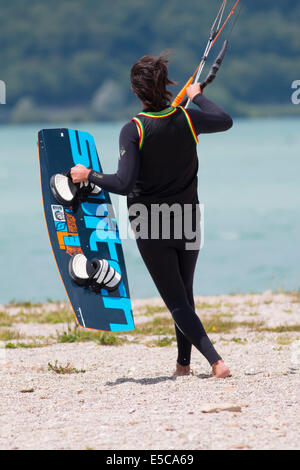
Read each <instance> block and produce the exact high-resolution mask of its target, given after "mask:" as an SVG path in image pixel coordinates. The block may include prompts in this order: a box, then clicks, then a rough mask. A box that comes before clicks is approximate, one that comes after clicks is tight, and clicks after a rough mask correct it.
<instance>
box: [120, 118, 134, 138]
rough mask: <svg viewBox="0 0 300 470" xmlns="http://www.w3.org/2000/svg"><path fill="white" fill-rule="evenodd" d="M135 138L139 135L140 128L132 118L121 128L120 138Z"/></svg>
mask: <svg viewBox="0 0 300 470" xmlns="http://www.w3.org/2000/svg"><path fill="white" fill-rule="evenodd" d="M130 137H131V138H135V137H138V130H137V127H136V124H135V122H134V121H133V120H132V119H131V120H130V121H128V122H126V124H124V126H123V127H122V129H121V132H120V138H130Z"/></svg>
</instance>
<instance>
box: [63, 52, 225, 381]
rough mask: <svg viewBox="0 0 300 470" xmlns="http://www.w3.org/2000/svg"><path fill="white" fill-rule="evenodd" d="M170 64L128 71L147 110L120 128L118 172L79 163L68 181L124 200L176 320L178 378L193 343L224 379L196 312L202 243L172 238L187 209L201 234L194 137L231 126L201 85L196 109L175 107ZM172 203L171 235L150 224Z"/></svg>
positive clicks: (186, 368)
mask: <svg viewBox="0 0 300 470" xmlns="http://www.w3.org/2000/svg"><path fill="white" fill-rule="evenodd" d="M167 65H168V60H167V57H166V56H160V57H158V58H155V57H153V56H144V57H142V58H141V59H139V60H138V61H137V62H136V63H135V64H134V66H133V67H132V69H131V87H132V90H133V92H134V93H135V95H136V96H137V97H138V98H139V99H140V101H141V104H142V112H141V113H139V114H138V115H137V116H135V117H134V118H133V119H132V120H131V121H129V122H128V123H127V124H125V126H124V127H123V128H122V130H121V133H120V141H119V147H120V156H119V164H118V170H117V172H116V173H115V174H100V173H98V172H96V171H94V170H90V169H87V168H85V167H84V166H83V165H76V166H75V167H73V168H72V169H71V177H72V180H73V182H74V183H79V182H82V181H86V180H89V181H90V182H91V183H94V184H96V185H97V186H99V187H101V188H102V189H105V190H107V191H110V192H112V193H116V194H121V195H127V203H128V208H129V219H130V222H131V226H132V228H133V230H134V233H135V235H136V242H137V246H138V249H139V252H140V254H141V256H142V258H143V260H144V262H145V264H146V267H147V269H148V271H149V273H150V275H151V277H152V279H153V281H154V283H155V285H156V287H157V289H158V291H159V293H160V295H161V297H162V299H163V300H164V302H165V304H166V306H167V307H168V309H169V310H170V312H171V315H172V317H173V319H174V323H175V331H176V338H177V345H178V357H177V365H176V370H175V373H174V375H189V374H190V360H191V349H192V345H194V346H195V347H196V348H197V349H198V350H199V351H200V352H201V353H202V354H203V355H204V356H205V358H206V359H207V360H208V362H209V363H210V364H211V366H212V373H213V376H214V377H219V378H224V377H227V376H228V375H229V373H230V372H229V369H228V368H227V367H226V365H225V364H224V362H223V360H222V358H221V356H220V355H219V354H218V353H217V351H216V350H215V348H214V346H213V345H212V343H211V341H210V339H209V338H208V336H207V334H206V332H205V330H204V327H203V325H202V323H201V321H200V319H199V317H198V315H197V314H196V312H195V304H194V297H193V279H194V271H195V267H196V262H197V258H198V254H199V243H195V244H194V245H192V248H189V249H188V248H187V243H188V242H190V241H191V240H193V239H192V238H191V237H190V236H186V235H185V231H184V230H182V236H180V237H178V235H176V234H175V232H176V228H178V227H179V228H180V227H181V228H182V227H183V225H184V215H183V213H184V209H185V208H186V207H187V208H188V212H189V214H190V218H189V220H190V221H191V222H190V224H191V227H190V229H191V230H190V232H189V233H192V234H195V233H196V234H197V233H199V230H200V222H199V201H198V194H197V172H198V157H197V142H198V137H197V136H199V135H200V134H208V133H215V132H223V131H226V130H228V129H230V128H231V127H232V124H233V123H232V119H231V117H230V116H229V115H228V114H227V113H226V112H225V111H224V110H223V109H221V108H220V107H219V106H217V105H216V104H215V103H213V102H212V101H210V100H208V99H207V98H205V97H204V96H203V94H202V92H201V89H200V85H199V84H194V85H191V86H190V87H188V89H187V95H188V97H189V98H190V99H191V101H192V102H193V103H194V104H195V105H196V106H197V107H198V108H199V109H188V110H185V109H184V108H182V107H176V108H174V107H171V106H170V101H171V98H172V94H171V93H170V92H169V91H168V90H167V86H168V85H171V84H174V82H172V81H171V80H170V79H169V78H168V67H167ZM174 204H175V205H176V207H179V208H182V209H183V210H182V211H181V213H180V211H179V213H177V214H175V215H174V214H173V212H171V211H169V212H165V213H163V216H162V219H163V220H164V221H166V220H168V222H169V223H170V227H171V228H170V230H169V236H167V237H166V236H164V235H165V234H164V230H163V229H162V228H161V218H158V219H157V217H156V218H155V222H153V213H155V211H156V215H157V210H159V208H160V207H161V206H162V205H163V206H164V207H168V208H172V207H173V206H174ZM140 205H142V206H143V208H146V209H147V216H146V217H144V222H145V223H144V226H145V227H146V229H145V230H144V231H143V236H139V234H140V233H141V232H140V225H141V223H142V222H141V220H143V219H141V218H140V219H139V223H138V224H136V220H137V219H136V214H137V212H139V211H137V210H136V208H137V207H138V208H139V207H140ZM166 205H167V206H166ZM153 208H155V211H154V212H153V213H152V209H153ZM187 219H188V218H187ZM157 220H159V226H158V227H157V226H156V225H157ZM154 225H155V227H154ZM138 226H139V230H138V228H137V227H138ZM145 227H144V228H145ZM145 232H146V236H145ZM183 232H184V233H183ZM153 233H155V236H154V237H153V236H151V235H152V234H153ZM195 237H196V238H197V235H195Z"/></svg>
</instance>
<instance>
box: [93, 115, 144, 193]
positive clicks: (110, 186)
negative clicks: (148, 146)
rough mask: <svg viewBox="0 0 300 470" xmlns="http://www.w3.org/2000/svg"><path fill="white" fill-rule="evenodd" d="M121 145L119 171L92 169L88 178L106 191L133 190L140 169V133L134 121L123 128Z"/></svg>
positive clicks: (124, 191)
mask: <svg viewBox="0 0 300 470" xmlns="http://www.w3.org/2000/svg"><path fill="white" fill-rule="evenodd" d="M119 147H120V154H119V165H118V170H117V172H116V173H114V174H111V175H109V174H103V173H98V172H97V171H94V170H92V171H91V172H90V174H89V177H88V179H89V181H90V182H91V183H94V184H96V185H97V186H100V188H102V189H105V190H106V191H109V192H111V193H115V194H122V195H126V194H129V193H130V192H131V190H132V188H133V186H134V183H135V181H136V179H137V176H138V173H139V169H140V155H139V135H138V131H137V127H136V125H135V123H134V122H133V121H130V122H128V123H127V124H125V126H124V127H123V129H122V130H121V133H120V142H119Z"/></svg>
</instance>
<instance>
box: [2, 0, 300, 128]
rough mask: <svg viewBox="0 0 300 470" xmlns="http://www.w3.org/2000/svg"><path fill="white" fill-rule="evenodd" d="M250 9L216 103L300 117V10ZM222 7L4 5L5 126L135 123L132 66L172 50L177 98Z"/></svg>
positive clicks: (96, 1) (278, 6) (16, 1)
mask: <svg viewBox="0 0 300 470" xmlns="http://www.w3.org/2000/svg"><path fill="white" fill-rule="evenodd" d="M241 2H242V3H244V4H245V6H244V9H243V11H242V14H241V16H240V18H239V22H238V24H237V26H236V29H235V31H234V33H233V35H232V37H231V41H230V49H229V51H228V55H227V57H226V59H225V61H224V64H223V68H222V72H221V73H220V75H219V76H218V79H217V80H216V82H215V83H214V85H213V86H212V87H211V88H209V89H208V90H207V94H208V96H210V97H211V98H212V99H216V100H217V101H218V102H219V103H220V104H221V105H223V106H225V107H226V109H227V110H228V111H230V112H231V113H233V114H235V115H241V116H260V115H276V114H280V115H282V114H292V113H297V114H298V115H299V113H300V109H299V107H297V106H292V105H291V102H290V97H291V93H292V91H291V83H292V81H293V80H296V79H300V26H299V25H300V2H299V1H298V0H284V2H274V0H272V1H271V0H264V1H263V2H261V0H251V1H250V0H241ZM219 6H220V0H211V1H209V2H208V1H204V0H202V1H201V0H197V1H196V0H188V1H185V2H182V1H181V0H149V1H141V0H114V1H113V2H112V1H108V0H84V1H83V0H61V1H60V0H51V2H49V1H45V0H44V1H41V0H26V2H24V0H10V1H9V2H2V4H1V9H0V44H1V48H0V79H1V80H4V81H5V82H6V84H7V105H6V106H5V107H4V106H0V120H2V121H5V120H11V121H13V122H26V121H33V120H57V119H63V120H81V119H83V120H87V119H100V120H102V119H121V120H122V119H127V118H128V117H129V116H131V114H132V113H135V112H136V111H137V110H138V103H137V101H136V99H135V97H134V96H133V94H132V92H131V90H130V86H129V73H130V68H131V66H132V64H133V63H134V62H135V61H136V59H138V58H139V57H140V56H142V55H145V54H154V55H157V54H159V53H160V52H161V51H165V50H171V51H172V54H171V56H170V58H171V65H170V75H171V77H172V78H173V79H175V80H176V81H177V82H178V86H176V87H173V92H174V94H176V92H177V91H178V90H179V88H181V86H182V85H183V83H184V82H185V81H186V80H187V78H188V77H189V76H190V75H191V73H192V71H193V70H194V69H195V67H196V66H197V64H198V63H199V61H200V58H201V54H202V53H203V49H204V46H205V44H206V41H207V38H208V34H209V30H210V26H211V23H212V20H213V19H214V17H215V15H216V12H217V10H218V8H219ZM229 6H230V7H231V6H232V2H229ZM221 44H222V40H219V42H218V45H216V47H215V49H214V52H212V55H211V56H210V62H209V64H211V61H212V60H213V58H214V57H215V56H216V54H217V52H218V50H219V49H220V47H221ZM206 71H208V69H206ZM4 108H5V109H4Z"/></svg>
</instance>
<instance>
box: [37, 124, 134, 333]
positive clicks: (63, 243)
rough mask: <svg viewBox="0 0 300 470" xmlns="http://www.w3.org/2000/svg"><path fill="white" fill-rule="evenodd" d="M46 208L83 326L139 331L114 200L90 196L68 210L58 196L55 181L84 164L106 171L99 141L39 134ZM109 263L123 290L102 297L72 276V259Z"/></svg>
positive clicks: (74, 134) (67, 132)
mask: <svg viewBox="0 0 300 470" xmlns="http://www.w3.org/2000/svg"><path fill="white" fill-rule="evenodd" d="M38 149H39V164H40V178H41V189H42V199H43V208H44V214H45V219H46V226H47V229H48V234H49V239H50V244H51V247H52V252H53V255H54V259H55V261H56V265H57V268H58V271H59V273H60V277H61V280H62V282H63V285H64V288H65V290H66V293H67V296H68V299H69V301H70V303H71V306H72V308H73V311H74V313H75V318H76V321H77V323H78V324H79V325H80V326H81V327H83V328H89V329H95V330H101V331H130V330H133V329H134V321H133V315H132V307H131V300H130V293H129V287H128V279H127V273H126V267H125V261H124V254H123V250H122V243H121V239H120V236H119V230H118V224H117V220H116V217H115V213H114V209H113V206H112V204H111V200H110V196H109V193H108V192H107V191H104V190H102V191H101V192H100V194H98V195H93V194H90V195H88V196H87V197H86V198H85V200H79V201H76V202H72V203H71V204H70V205H68V206H66V205H62V204H60V203H59V202H58V201H57V199H56V198H55V197H54V194H53V192H52V191H51V188H50V180H51V177H52V176H53V175H54V174H60V173H61V174H66V172H68V170H69V169H70V168H71V167H73V166H75V165H77V164H82V165H84V166H86V167H87V168H91V169H93V170H95V171H98V172H102V168H101V164H100V161H99V157H98V153H97V149H96V145H95V141H94V138H93V137H92V135H91V134H89V133H87V132H83V131H78V130H72V129H43V130H41V131H40V132H39V133H38ZM78 254H84V255H85V256H86V258H87V259H89V260H90V259H92V258H99V259H102V260H107V261H108V263H109V265H110V266H111V267H112V268H114V270H115V271H116V272H117V273H119V274H120V275H121V282H120V283H119V285H118V287H117V289H115V290H112V291H109V290H106V289H104V288H102V289H101V290H100V291H99V292H94V291H92V290H90V289H87V288H85V287H82V286H80V285H77V284H76V283H75V282H74V280H73V279H72V278H71V277H70V273H69V264H70V259H71V257H74V256H75V255H78Z"/></svg>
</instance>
